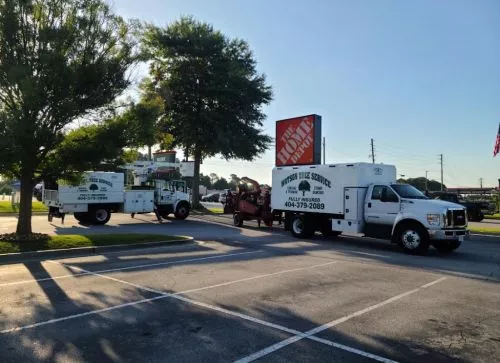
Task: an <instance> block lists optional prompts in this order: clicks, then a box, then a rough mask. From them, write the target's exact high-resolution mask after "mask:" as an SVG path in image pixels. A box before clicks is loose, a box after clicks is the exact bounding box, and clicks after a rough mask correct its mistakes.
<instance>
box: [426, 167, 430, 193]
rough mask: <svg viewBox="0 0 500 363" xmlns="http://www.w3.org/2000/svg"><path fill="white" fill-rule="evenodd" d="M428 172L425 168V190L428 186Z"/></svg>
mask: <svg viewBox="0 0 500 363" xmlns="http://www.w3.org/2000/svg"><path fill="white" fill-rule="evenodd" d="M428 172H429V170H426V171H425V191H427V190H428V189H429V188H427V182H428V180H429V179H427V173H428Z"/></svg>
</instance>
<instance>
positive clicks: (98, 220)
mask: <svg viewBox="0 0 500 363" xmlns="http://www.w3.org/2000/svg"><path fill="white" fill-rule="evenodd" d="M89 215H90V220H91V222H92V224H95V225H98V226H102V225H104V224H106V223H108V222H109V219H110V218H111V211H109V209H106V208H99V207H98V208H95V209H92V210H91V211H89Z"/></svg>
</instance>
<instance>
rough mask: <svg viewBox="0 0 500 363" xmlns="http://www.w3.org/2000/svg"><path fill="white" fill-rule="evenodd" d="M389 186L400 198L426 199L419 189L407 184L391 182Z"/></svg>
mask: <svg viewBox="0 0 500 363" xmlns="http://www.w3.org/2000/svg"><path fill="white" fill-rule="evenodd" d="M391 187H392V189H394V191H395V192H396V193H398V195H399V196H400V197H401V198H406V199H428V198H427V197H426V196H425V195H424V194H423V193H422V192H421V191H420V190H418V189H417V188H415V187H413V186H411V185H408V184H392V185H391Z"/></svg>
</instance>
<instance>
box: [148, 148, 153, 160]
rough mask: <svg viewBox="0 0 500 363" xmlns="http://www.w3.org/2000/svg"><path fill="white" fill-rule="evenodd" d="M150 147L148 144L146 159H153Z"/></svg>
mask: <svg viewBox="0 0 500 363" xmlns="http://www.w3.org/2000/svg"><path fill="white" fill-rule="evenodd" d="M151 148H152V147H151V145H148V161H153V157H152V153H151Z"/></svg>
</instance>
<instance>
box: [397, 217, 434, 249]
mask: <svg viewBox="0 0 500 363" xmlns="http://www.w3.org/2000/svg"><path fill="white" fill-rule="evenodd" d="M396 239H397V242H398V244H399V245H400V246H401V248H403V250H404V252H405V253H408V254H411V255H424V254H426V253H427V251H428V250H429V245H430V242H429V235H428V234H427V231H426V230H425V228H424V227H422V226H420V225H419V224H417V223H404V224H402V225H401V226H399V227H398V230H397V235H396Z"/></svg>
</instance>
